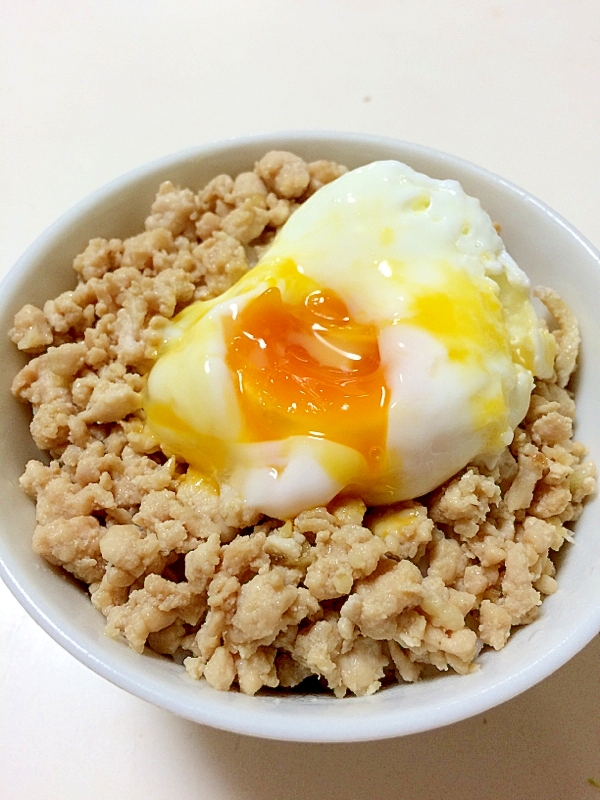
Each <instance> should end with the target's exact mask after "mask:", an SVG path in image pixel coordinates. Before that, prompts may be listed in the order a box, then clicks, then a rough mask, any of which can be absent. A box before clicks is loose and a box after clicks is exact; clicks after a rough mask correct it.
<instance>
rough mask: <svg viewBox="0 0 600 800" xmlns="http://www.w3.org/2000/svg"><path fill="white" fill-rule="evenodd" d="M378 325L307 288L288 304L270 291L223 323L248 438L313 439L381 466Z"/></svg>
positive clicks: (383, 405)
mask: <svg viewBox="0 0 600 800" xmlns="http://www.w3.org/2000/svg"><path fill="white" fill-rule="evenodd" d="M377 333H378V331H377V328H376V327H375V326H373V325H360V324H358V323H356V322H354V321H353V320H352V319H351V318H350V316H349V314H348V310H347V308H346V306H345V305H344V303H343V301H342V300H341V299H340V298H339V297H338V296H337V295H336V294H335V293H334V292H330V291H326V290H312V291H309V292H308V293H306V294H304V296H301V297H294V302H293V303H287V302H285V301H284V300H283V299H282V295H281V292H280V290H279V288H277V287H271V288H269V289H267V290H266V291H264V292H263V293H262V294H260V295H259V296H258V297H256V298H254V299H253V300H251V301H250V302H249V303H247V304H246V306H245V307H244V308H243V309H242V311H241V312H240V313H239V314H238V315H237V317H236V319H234V320H233V319H230V320H227V321H226V322H225V323H224V334H225V340H226V341H227V342H228V351H227V364H228V366H229V368H230V370H231V371H232V373H233V374H234V375H235V376H236V389H237V392H238V400H239V405H240V408H241V410H242V415H243V419H244V434H245V439H246V441H254V442H260V441H270V440H280V439H286V438H288V437H290V436H307V435H308V436H313V437H317V438H322V439H328V440H329V441H332V442H338V443H340V444H344V445H347V446H348V447H352V448H353V449H355V450H357V451H358V452H359V453H361V454H362V455H363V456H364V457H365V459H366V460H367V462H368V463H370V464H372V465H374V464H376V463H378V462H380V461H381V459H382V457H383V454H384V452H385V446H386V436H387V406H388V402H389V393H388V391H387V388H386V384H385V376H384V373H383V367H382V365H381V362H380V358H379V347H378V344H377Z"/></svg>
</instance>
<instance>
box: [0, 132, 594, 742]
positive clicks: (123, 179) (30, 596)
mask: <svg viewBox="0 0 600 800" xmlns="http://www.w3.org/2000/svg"><path fill="white" fill-rule="evenodd" d="M315 140H322V141H328V142H331V143H336V142H337V143H339V142H352V143H355V144H365V145H368V144H370V143H371V144H374V145H379V146H383V147H386V146H388V147H390V148H404V149H405V150H407V151H410V152H411V153H414V154H416V155H421V156H424V157H427V158H434V159H439V160H440V161H442V162H443V163H444V166H446V165H447V166H448V168H449V170H451V169H452V168H453V167H454V166H456V168H457V169H459V170H463V171H464V170H466V171H468V172H470V173H471V174H473V175H474V176H475V177H476V178H479V179H482V180H484V181H487V182H491V183H492V184H495V185H497V186H500V187H502V188H503V189H506V190H508V191H509V192H510V193H511V194H513V195H516V196H518V197H519V198H521V199H522V200H524V201H526V202H527V203H529V204H532V205H534V206H535V207H536V208H537V209H539V210H540V211H541V212H542V213H543V214H544V215H545V216H547V217H549V218H550V220H551V221H552V222H554V223H555V224H557V225H559V226H560V227H561V228H563V229H564V230H565V232H566V233H568V234H569V235H570V236H571V237H572V238H573V239H574V240H575V241H576V242H577V244H578V245H579V246H580V247H582V248H583V249H585V250H586V251H587V252H588V254H589V255H591V256H592V257H593V259H595V261H596V262H597V264H598V265H599V266H600V252H599V251H598V250H597V249H596V248H595V247H594V246H593V245H592V244H591V243H590V242H589V241H588V240H587V239H586V238H585V237H584V236H582V235H581V234H580V233H579V232H578V231H577V230H576V229H575V228H573V226H572V225H570V223H568V222H567V221H566V220H565V219H564V218H563V217H562V216H561V215H559V214H558V213H557V212H555V211H554V210H553V209H551V208H550V207H549V206H547V205H546V204H545V203H543V202H542V201H541V200H538V199H537V198H536V197H534V196H533V195H531V194H530V193H528V192H526V191H525V190H523V189H521V188H520V187H518V186H516V185H515V184H513V183H512V182H510V181H508V180H506V179H505V178H502V177H500V176H498V175H496V174H495V173H493V172H491V171H489V170H486V169H484V168H482V167H479V166H477V165H475V164H472V163H471V162H469V161H466V160H464V159H462V158H459V157H457V156H454V155H451V154H447V153H444V152H442V151H439V150H435V149H433V148H430V147H426V146H424V145H420V144H415V143H412V142H408V141H404V140H401V139H395V138H392V137H382V136H377V135H372V134H363V133H351V132H343V131H333V130H325V131H321V130H302V131H276V132H273V133H263V134H253V135H248V136H235V137H229V138H226V139H223V140H213V141H209V142H206V143H204V144H201V145H197V146H193V147H189V148H186V149H184V150H180V151H177V152H174V153H170V154H168V155H166V156H162V157H160V158H157V159H154V160H152V161H150V162H148V163H146V164H143V165H141V166H138V167H136V168H134V169H132V170H130V171H128V172H126V173H124V174H123V175H120V176H118V177H116V178H114V179H112V180H111V181H109V182H108V183H106V184H105V185H104V186H102V187H100V188H98V189H96V190H95V191H94V192H92V193H91V194H89V195H87V196H86V197H84V198H83V199H81V200H80V201H79V202H77V203H76V204H75V205H74V206H73V207H72V208H70V209H69V210H67V211H66V212H65V213H63V214H62V215H61V216H59V217H58V218H57V219H56V221H55V222H53V223H52V224H51V225H50V226H49V227H48V228H47V229H46V230H45V231H44V232H43V233H41V234H40V236H38V237H37V238H36V239H35V241H34V242H33V243H32V244H31V245H30V246H29V247H28V248H27V249H26V250H25V252H24V253H23V254H22V255H21V257H20V258H19V259H18V260H17V261H16V263H15V264H14V266H13V267H12V268H11V269H10V270H9V271H8V272H7V273H6V275H5V277H4V278H3V280H2V282H1V283H0V318H4V316H5V314H6V313H7V309H8V305H9V303H10V299H11V297H12V295H13V292H14V291H15V289H16V288H17V287H18V285H19V282H20V280H21V279H22V278H23V276H24V275H25V274H27V271H28V268H30V266H29V265H31V264H33V262H34V261H35V260H37V259H38V258H39V257H40V256H41V254H42V253H43V252H44V251H45V250H46V249H47V248H48V247H50V246H52V245H55V244H57V243H58V242H59V241H60V239H61V237H63V236H64V235H65V234H66V232H67V231H68V230H69V229H70V228H71V227H72V226H73V224H74V223H75V222H76V221H77V220H79V219H83V218H85V217H86V216H87V215H88V214H89V213H90V211H91V210H93V209H94V207H96V206H97V205H98V204H99V203H101V202H104V201H106V200H107V199H108V198H110V197H111V196H114V195H117V194H118V193H119V192H122V191H123V190H124V189H126V188H128V187H133V186H134V185H135V184H136V183H137V182H138V181H140V180H141V179H142V178H144V177H148V176H149V175H151V174H152V173H154V172H157V171H164V170H167V169H169V168H174V167H175V166H177V165H181V164H183V163H184V162H186V161H188V160H192V159H194V160H197V159H206V158H209V157H210V156H212V155H214V154H216V153H218V154H223V153H226V152H235V151H237V150H239V149H240V148H248V147H249V146H254V145H264V147H265V152H266V149H273V147H277V143H280V144H281V143H282V142H285V143H286V146H292V145H293V144H294V143H297V144H298V145H302V144H303V143H306V142H313V141H315ZM1 544H2V540H1V538H0V578H2V580H3V581H4V583H5V584H6V586H7V587H8V589H9V590H10V591H11V593H12V594H13V595H14V596H15V598H16V599H17V600H18V602H19V603H20V604H21V605H22V606H23V608H24V609H25V610H26V611H27V612H28V614H29V615H30V616H31V617H32V618H33V619H34V621H35V622H37V623H38V624H39V625H40V627H41V628H42V629H43V630H44V631H46V633H48V634H49V635H50V636H51V637H52V638H53V639H54V640H55V641H56V642H57V643H58V644H60V645H61V646H62V647H63V648H64V649H65V650H67V651H68V652H69V653H71V655H73V656H75V658H77V659H78V660H79V661H81V662H82V663H83V664H85V665H86V666H88V667H89V668H90V669H92V670H93V671H94V672H96V673H97V674H98V675H100V676H101V677H103V678H106V679H107V680H109V681H110V682H111V683H113V684H115V685H117V686H119V687H120V688H122V689H125V690H126V691H128V692H130V693H132V694H133V695H135V696H137V697H140V698H141V699H144V700H147V701H149V702H151V703H153V704H155V705H158V706H160V707H162V708H165V709H167V710H170V711H172V712H174V713H177V714H179V715H180V716H183V717H186V718H188V719H191V720H193V721H195V722H198V723H202V724H206V725H210V726H212V727H216V728H220V729H223V730H228V731H231V732H235V733H240V734H247V735H253V736H259V737H263V738H270V739H279V740H288V741H297V742H301V741H304V742H351V741H354V742H356V741H367V740H374V739H382V738H388V737H393V736H400V735H407V734H412V733H418V732H422V731H426V730H432V729H434V728H437V727H442V726H445V725H449V724H451V723H454V722H459V721H461V720H463V719H466V718H468V717H471V716H474V715H476V714H478V713H481V712H483V711H486V710H488V709H490V708H492V707H494V706H496V705H499V704H500V703H503V702H506V701H508V700H510V699H511V698H513V697H515V696H516V695H518V694H520V693H521V692H523V691H525V690H526V689H528V688H530V687H531V686H533V685H535V684H536V683H538V682H539V681H541V680H543V679H544V678H546V677H547V676H548V675H550V674H551V673H552V672H554V671H555V670H556V669H558V668H559V667H561V666H562V665H563V664H565V663H566V662H567V661H568V660H569V659H570V658H572V656H574V655H575V654H576V653H577V652H578V651H579V650H581V649H582V648H583V647H584V646H585V645H586V644H587V643H588V642H589V641H590V640H591V639H592V638H593V637H594V636H595V635H596V634H597V633H598V631H599V630H600V600H599V602H598V604H597V606H596V607H594V608H592V609H590V614H589V615H588V616H587V617H586V618H585V619H583V620H579V621H578V624H577V625H576V626H575V627H574V628H573V629H572V630H571V631H570V632H569V634H568V635H567V636H566V637H565V638H564V640H563V641H562V643H561V645H560V647H555V648H554V649H553V650H551V651H550V652H547V653H545V654H544V655H543V656H540V657H539V658H538V659H536V660H534V661H532V662H531V663H530V664H528V665H527V666H526V667H525V668H524V669H522V670H519V671H517V672H516V673H515V674H511V675H509V676H508V677H507V678H506V679H505V680H501V681H498V682H496V683H494V684H493V685H491V686H489V687H486V688H484V689H482V690H481V691H479V692H477V694H475V695H474V696H472V697H470V698H469V702H468V703H465V702H462V703H461V702H456V701H455V702H448V703H447V704H444V705H443V706H442V707H438V708H437V709H436V716H435V718H432V715H431V714H426V713H424V714H422V715H413V716H412V717H411V718H410V719H409V720H406V719H405V718H403V717H402V715H396V716H392V717H389V716H386V717H381V716H379V717H376V718H375V719H374V720H370V719H369V717H368V715H367V714H363V713H358V714H357V715H355V716H354V717H349V716H348V715H345V716H342V717H340V718H339V719H335V720H328V721H327V723H325V721H324V720H323V719H321V720H320V727H319V729H317V730H315V729H314V728H315V725H314V722H312V723H311V722H310V720H309V721H308V722H307V721H306V720H305V719H304V718H303V717H302V714H300V715H296V717H295V719H292V717H291V716H290V715H289V714H288V715H286V714H282V713H281V706H280V707H279V709H277V713H275V714H269V713H268V712H267V713H266V714H265V713H262V711H263V710H264V708H266V706H265V705H264V702H263V701H264V699H265V698H263V697H260V696H259V697H255V698H245V699H244V700H243V703H244V704H245V705H246V707H244V708H243V709H241V710H240V709H239V708H237V709H236V711H235V713H234V714H232V713H231V712H232V708H231V705H230V704H229V703H227V702H216V703H215V702H212V701H211V702H209V703H207V704H206V707H204V706H202V705H201V704H200V705H197V706H194V708H189V707H188V706H187V705H186V704H185V702H183V699H181V700H177V699H173V698H172V697H170V696H169V695H168V694H167V695H166V696H165V694H164V693H163V692H161V690H160V687H159V685H158V683H159V682H157V681H152V680H147V681H146V682H140V680H139V675H138V676H136V674H135V673H136V671H137V670H136V669H135V668H132V669H127V668H125V667H124V665H123V664H121V667H120V668H117V667H115V665H114V664H113V663H112V662H111V660H110V659H107V658H105V657H104V656H103V652H102V648H101V647H100V646H98V647H97V648H94V647H93V646H87V647H86V646H83V645H82V644H81V643H80V642H78V641H77V628H76V626H75V625H72V626H59V625H57V624H56V623H55V622H54V621H53V619H52V614H51V610H50V612H49V609H48V606H47V604H45V603H44V597H43V596H36V594H35V592H34V591H30V590H29V591H28V590H26V589H25V587H24V583H27V581H23V579H22V576H20V575H19V564H18V563H16V564H11V563H10V560H7V559H6V557H5V555H4V554H3V552H2V546H1ZM179 669H181V668H179ZM453 677H458V678H459V679H461V680H465V679H466V680H468V676H444V677H442V678H441V679H442V680H445V681H448V680H452V679H453ZM190 680H191V679H190ZM389 691H393V690H390V689H387V690H384V692H382V693H380V695H378V696H381V695H383V694H385V692H389ZM211 692H214V694H215V695H216V697H215V698H214V700H219V699H223V698H219V695H221V694H222V693H219V692H215V690H211ZM271 699H272V700H273V698H271ZM365 699H367V700H368V698H344V699H336V700H331V699H330V698H329V697H327V698H326V700H325V701H324V702H326V703H331V702H333V703H335V704H343V705H344V706H348V705H349V704H352V705H353V706H354V707H356V709H357V710H358V709H359V708H360V707H361V706H363V705H364V702H362V701H364V700H365ZM247 700H250V701H251V703H253V706H254V707H252V706H249V705H248V704H247V702H246V701H247ZM256 701H258V704H261V703H263V709H261V708H259V707H258V704H257V703H256ZM286 701H287V698H286ZM311 703H312V705H313V708H316V707H317V706H320V705H321V704H322V701H321V700H320V698H318V697H317V698H315V699H314V701H311ZM294 705H295V707H296V710H297V711H299V710H300V708H299V706H298V701H295V703H293V704H292V705H291V706H290V708H291V712H292V715H293V714H294ZM267 717H268V720H267V722H265V719H266V718H267ZM266 725H268V730H265V726H266Z"/></svg>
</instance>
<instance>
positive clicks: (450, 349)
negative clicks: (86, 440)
mask: <svg viewBox="0 0 600 800" xmlns="http://www.w3.org/2000/svg"><path fill="white" fill-rule="evenodd" d="M553 360H554V339H553V337H552V336H551V335H550V334H549V332H548V330H547V328H546V326H545V324H544V323H543V322H542V321H541V320H540V319H538V317H537V315H536V312H535V310H534V308H533V305H532V303H531V300H530V285H529V281H528V279H527V277H526V275H525V274H524V273H523V271H522V270H521V269H520V268H519V267H518V266H517V265H516V264H515V262H514V261H513V259H512V258H511V257H510V256H509V255H508V253H507V252H506V250H505V248H504V245H503V243H502V240H501V238H500V236H499V235H498V233H497V232H496V230H495V228H494V226H493V224H492V221H491V220H490V218H489V216H488V215H487V214H486V213H485V212H484V211H483V210H482V208H481V206H480V204H479V201H478V200H476V199H474V198H472V197H469V196H468V195H467V194H465V192H464V191H463V189H462V188H461V186H460V184H458V183H457V182H456V181H452V180H435V179H432V178H429V177H427V176H426V175H422V174H419V173H417V172H415V171H414V170H412V169H411V168H410V167H408V166H406V165H404V164H401V163H399V162H395V161H380V162H374V163H372V164H369V165H367V166H365V167H361V168H359V169H356V170H354V171H352V172H348V173H346V174H345V175H343V176H342V177H340V178H338V179H337V180H336V181H334V182H333V183H330V184H328V185H326V186H324V187H323V188H321V189H319V191H317V192H316V193H315V194H314V195H313V196H312V197H311V198H310V199H309V200H307V201H306V202H305V203H304V204H303V205H301V206H300V208H299V209H298V210H297V211H296V212H295V213H294V214H293V215H292V216H291V217H290V219H289V220H288V221H287V223H286V224H285V225H284V226H283V228H282V229H281V230H280V231H279V233H278V234H277V236H276V238H275V240H274V241H273V243H272V245H271V246H270V248H269V249H268V250H267V252H266V253H265V254H264V256H263V257H262V258H261V260H260V261H259V262H258V264H257V265H256V266H255V267H254V268H253V269H251V270H250V271H249V272H248V273H247V274H246V275H244V276H243V277H242V278H241V280H239V281H238V283H236V284H235V285H234V286H233V287H231V288H230V289H229V290H228V291H226V292H225V293H224V294H222V295H221V296H219V297H217V298H215V299H213V300H210V301H202V302H197V303H194V304H192V305H190V306H188V307H187V308H186V309H184V310H183V311H182V312H181V313H180V314H179V315H178V316H177V317H176V318H175V319H174V320H173V321H172V322H171V323H170V324H169V327H168V328H167V331H166V334H165V339H164V342H163V346H162V348H161V350H160V352H159V357H158V360H157V361H156V363H155V365H154V367H153V368H152V370H151V372H150V375H149V377H148V382H147V386H146V390H145V398H144V409H145V413H146V417H147V422H148V425H149V426H150V428H151V429H152V430H153V431H154V433H155V434H156V436H157V437H158V439H159V441H160V443H161V446H162V448H163V450H164V451H165V452H166V453H167V454H169V455H170V454H175V455H177V456H179V457H180V458H182V459H184V460H185V461H186V462H187V463H188V464H189V465H190V475H196V476H197V475H198V474H200V475H204V476H209V477H210V478H212V479H215V480H216V481H217V482H219V483H220V482H227V483H229V484H230V485H232V486H233V487H234V488H235V489H236V491H237V492H238V493H239V494H240V495H241V496H242V497H243V499H244V502H245V503H246V504H247V505H248V506H249V507H251V508H254V509H256V510H257V511H260V512H262V513H264V514H267V515H269V516H272V517H275V518H278V519H288V518H290V517H293V516H295V515H296V514H298V513H299V512H300V511H302V510H305V509H309V508H313V507H315V506H318V505H325V504H327V503H328V502H329V501H330V500H332V499H333V498H334V497H335V496H336V495H338V494H340V493H344V494H350V495H355V496H360V497H361V498H362V499H363V500H364V501H365V502H366V503H367V505H379V504H387V503H394V502H398V501H401V500H407V499H410V498H414V497H418V496H420V495H423V494H425V493H427V492H429V491H431V490H433V489H435V488H436V487H437V486H439V485H440V484H441V483H443V481H445V480H447V479H448V478H450V477H451V476H452V475H453V474H454V473H455V472H457V471H458V470H460V469H462V468H463V467H464V466H466V465H467V464H468V463H469V462H470V461H472V460H473V459H475V458H481V459H484V460H488V461H490V462H491V461H493V459H494V458H496V457H497V456H498V455H499V454H500V452H501V451H502V450H503V449H504V447H505V446H506V445H507V444H510V442H511V441H512V438H513V432H514V429H515V427H516V426H517V425H518V424H519V423H520V422H521V421H522V419H523V418H524V416H525V414H526V412H527V408H528V405H529V400H530V395H531V391H532V388H533V381H534V377H535V376H539V377H542V378H545V377H549V376H550V375H551V374H552V371H553Z"/></svg>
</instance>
